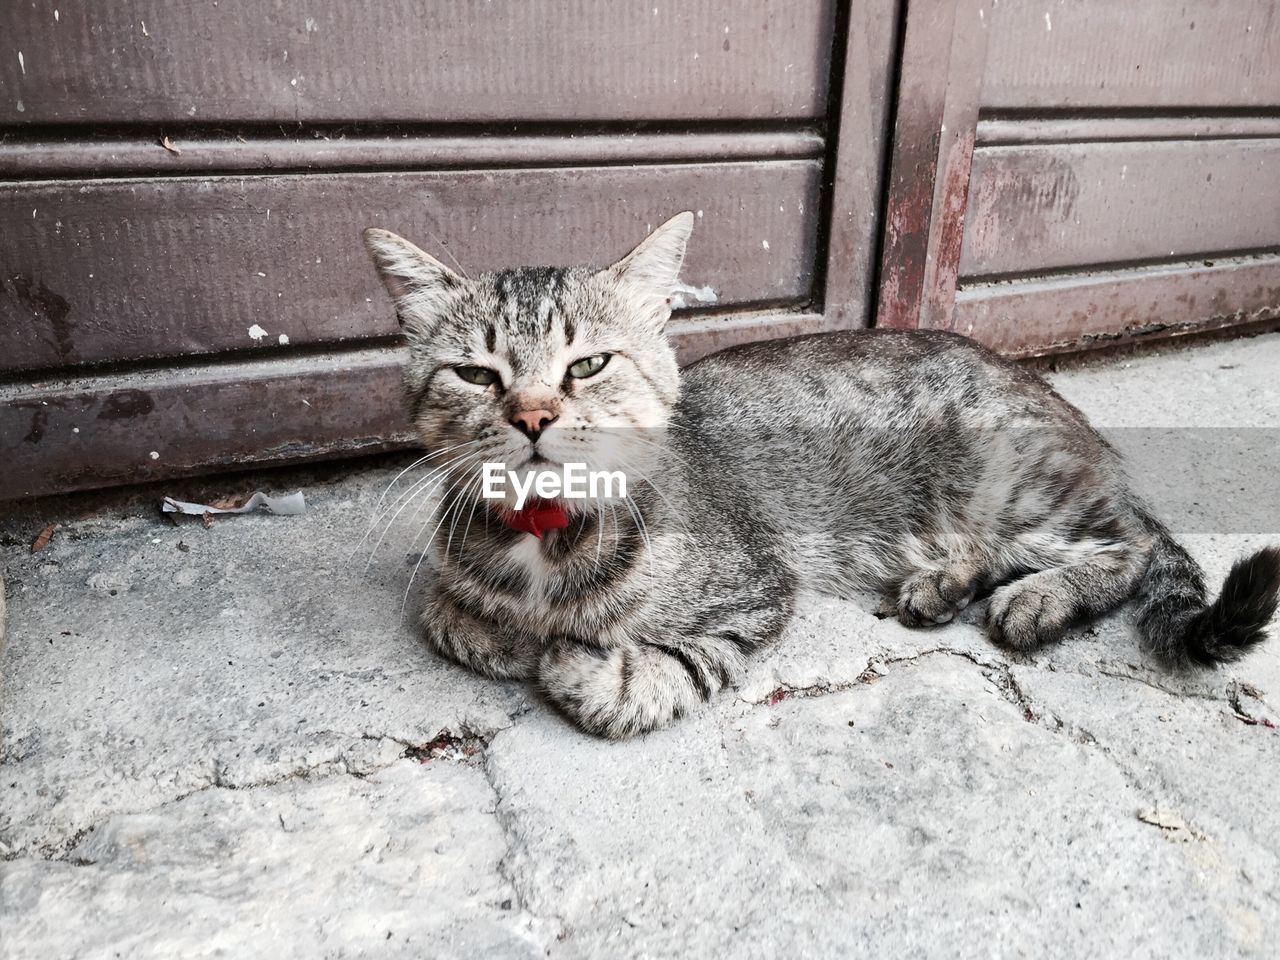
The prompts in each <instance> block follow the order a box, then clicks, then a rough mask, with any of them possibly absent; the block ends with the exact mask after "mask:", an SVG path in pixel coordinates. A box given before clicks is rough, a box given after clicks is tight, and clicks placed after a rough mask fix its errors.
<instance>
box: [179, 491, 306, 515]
mask: <svg viewBox="0 0 1280 960" xmlns="http://www.w3.org/2000/svg"><path fill="white" fill-rule="evenodd" d="M259 508H261V509H263V510H265V511H267V513H274V514H275V515H276V516H278V517H296V516H298V515H299V514H301V513H303V512H304V511H305V510H306V509H307V503H306V501H305V500H304V499H303V497H302V491H298V492H297V493H291V494H289V495H288V496H287V497H268V496H267V495H266V494H265V493H262V492H258V493H255V494H254V495H253V496H252V497H250V498H249V499H248V500H246V501H245V504H244V506H242V507H231V508H225V507H210V506H207V505H206V504H203V503H187V502H185V501H183V500H175V499H173V497H165V498H164V503H163V504H161V506H160V509H161V510H163V511H164V512H165V513H185V514H187V515H188V516H192V517H202V516H204V515H205V514H206V513H252V512H253V511H254V510H257V509H259Z"/></svg>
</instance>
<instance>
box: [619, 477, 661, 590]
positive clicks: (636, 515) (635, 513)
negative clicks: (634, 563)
mask: <svg viewBox="0 0 1280 960" xmlns="http://www.w3.org/2000/svg"><path fill="white" fill-rule="evenodd" d="M622 502H623V503H625V504H626V505H627V509H628V510H629V511H631V518H632V519H633V520H635V522H636V525H637V526H638V527H639V529H640V536H642V537H643V538H644V546H645V553H646V554H648V557H649V576H651V577H652V576H653V575H654V572H655V571H654V569H653V543H652V542H651V541H650V540H649V528H648V527H646V526H645V524H644V517H642V516H641V515H640V510H639V508H638V507H636V505H635V504H634V503H632V502H631V499H630V498H629V497H628V498H626V499H624V500H623V501H622Z"/></svg>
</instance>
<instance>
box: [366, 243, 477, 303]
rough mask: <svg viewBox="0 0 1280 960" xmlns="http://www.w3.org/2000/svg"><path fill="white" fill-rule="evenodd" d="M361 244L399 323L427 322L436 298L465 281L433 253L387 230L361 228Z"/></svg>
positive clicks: (446, 294) (438, 298) (437, 299)
mask: <svg viewBox="0 0 1280 960" xmlns="http://www.w3.org/2000/svg"><path fill="white" fill-rule="evenodd" d="M364 246H365V249H366V250H368V251H369V256H370V257H372V258H373V263H374V266H376V267H377V268H378V276H380V277H381V278H382V283H383V285H384V286H386V288H387V292H388V293H389V294H391V299H392V300H394V301H395V304H396V313H397V315H398V316H399V318H400V324H401V326H404V327H410V326H411V325H412V322H413V321H415V320H416V321H419V322H422V323H427V322H429V321H430V320H431V319H432V318H433V317H434V316H435V315H436V314H437V312H438V307H439V304H440V302H441V301H442V300H444V299H445V298H446V297H447V296H448V295H449V294H450V293H452V292H453V291H455V290H458V289H459V288H461V287H462V285H463V284H464V283H466V281H465V280H463V279H462V277H460V276H458V275H457V274H456V273H454V272H453V271H452V270H450V269H449V268H448V267H446V266H445V265H444V264H443V263H441V262H440V261H439V260H437V259H436V258H435V257H433V256H431V255H430V254H428V253H426V252H424V251H422V250H419V249H418V248H417V247H415V246H414V245H413V244H412V243H410V242H409V241H408V240H406V239H405V238H404V237H400V236H397V235H396V234H394V233H392V232H391V231H390V230H380V229H378V228H377V227H369V228H368V229H367V230H365V232H364Z"/></svg>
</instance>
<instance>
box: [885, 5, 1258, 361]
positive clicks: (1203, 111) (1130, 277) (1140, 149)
mask: <svg viewBox="0 0 1280 960" xmlns="http://www.w3.org/2000/svg"><path fill="white" fill-rule="evenodd" d="M1276 9H1277V8H1276V6H1275V5H1274V4H1273V3H1269V2H1266V0H1244V2H1240V3H1232V4H1228V3H1223V2H1219V0H1187V2H1184V3H1179V4H1174V5H1170V4H1167V3H1163V2H1160V0H1137V2H1133V3H1124V4H1118V3H1111V2H1109V0H1063V2H1058V3H1049V4H1044V3H1031V2H1030V0H1002V2H1001V3H999V4H995V5H992V4H990V3H989V2H988V0H940V2H938V3H935V4H928V5H914V6H909V7H908V15H907V25H906V37H905V43H904V50H903V71H904V76H903V83H902V86H901V88H900V90H899V100H898V114H897V125H896V129H895V140H894V148H893V150H894V155H893V160H892V163H891V170H890V192H889V198H888V206H887V212H886V232H885V242H884V247H883V250H884V254H883V257H882V260H881V276H882V282H881V286H880V297H879V311H878V316H877V323H878V324H879V325H883V326H891V327H928V328H937V329H949V330H957V331H959V332H962V333H969V334H972V335H973V336H975V337H977V338H978V339H980V340H982V341H984V342H985V343H988V344H990V345H991V346H993V347H995V348H996V349H999V350H1001V351H1003V352H1005V353H1009V354H1014V355H1019V356H1026V355H1034V354H1040V353H1048V352H1054V351H1061V350H1074V349H1081V348H1086V347H1092V346H1097V345H1100V344H1113V343H1117V342H1126V341H1132V340H1138V339H1143V338H1149V337H1161V336H1170V335H1174V334H1179V333H1189V332H1194V331H1197V330H1207V329H1214V328H1218V327H1222V326H1227V325H1231V324H1238V323H1264V322H1271V321H1274V320H1277V319H1280V260H1278V259H1277V252H1278V251H1280V189H1278V185H1280V67H1278V66H1277V64H1280V60H1278V59H1277V57H1276V52H1277V51H1276V47H1275V43H1276V38H1277V37H1278V36H1280V19H1278V18H1280V15H1278V14H1277V12H1276ZM1241 107H1249V108H1250V113H1248V114H1245V113H1243V112H1242V111H1241V110H1240V108H1241Z"/></svg>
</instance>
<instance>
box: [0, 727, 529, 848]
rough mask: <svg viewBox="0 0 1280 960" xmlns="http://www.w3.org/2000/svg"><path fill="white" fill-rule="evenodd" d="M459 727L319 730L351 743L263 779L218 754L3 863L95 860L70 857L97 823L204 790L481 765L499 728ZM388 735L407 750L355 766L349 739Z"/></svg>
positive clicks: (139, 813)
mask: <svg viewBox="0 0 1280 960" xmlns="http://www.w3.org/2000/svg"><path fill="white" fill-rule="evenodd" d="M459 729H460V730H462V731H463V732H462V733H461V734H460V735H458V736H455V735H454V734H452V733H450V732H449V730H448V729H447V728H445V729H442V730H441V731H440V733H438V734H437V735H436V737H435V738H433V739H432V740H430V741H427V742H426V743H415V742H413V741H410V740H405V739H403V738H401V737H396V736H392V735H389V734H376V733H369V732H367V731H366V732H362V733H359V734H352V733H347V732H345V731H338V730H317V731H315V732H314V735H315V736H317V737H319V736H325V735H330V736H336V737H339V738H342V739H345V740H347V741H348V746H347V747H344V748H340V749H339V750H338V751H337V754H336V755H335V756H332V757H329V758H327V759H325V760H321V761H319V762H317V763H311V764H305V765H298V766H294V767H293V768H291V769H287V770H283V771H281V772H279V773H276V774H274V775H271V776H268V777H264V778H262V779H259V780H249V781H245V782H241V781H236V780H233V779H228V778H227V776H226V765H225V764H224V763H222V762H221V761H219V760H216V759H215V760H212V761H210V763H209V769H210V772H209V776H208V779H207V781H206V782H205V783H202V784H200V785H199V786H196V787H193V788H192V789H190V790H186V791H183V792H181V793H178V794H176V795H174V796H172V797H169V798H167V799H164V800H161V801H160V802H158V803H154V804H151V805H149V806H144V807H140V808H137V809H121V810H112V811H110V812H108V813H106V814H105V815H103V816H101V817H98V818H97V819H95V820H93V821H92V822H90V823H88V824H86V825H85V826H82V827H79V828H78V829H76V830H74V831H73V832H72V833H71V834H70V835H69V836H67V837H65V838H63V839H60V840H55V841H52V842H46V843H37V844H34V845H32V846H30V847H26V848H22V849H17V850H15V849H10V850H8V851H7V852H5V853H4V854H3V855H0V862H4V861H13V860H19V859H40V860H49V861H62V862H66V863H71V864H74V865H77V866H90V865H92V864H93V861H92V860H85V859H81V858H75V857H72V856H71V852H72V851H73V850H74V849H75V848H76V847H77V846H79V844H80V843H81V842H83V841H84V839H85V838H86V837H87V836H89V835H90V834H92V833H93V832H95V831H96V830H97V829H98V828H99V827H101V826H103V825H104V824H106V823H108V822H109V821H111V820H112V819H113V818H115V817H120V816H143V815H146V814H151V813H155V812H157V811H159V810H164V809H165V808H167V807H170V806H173V805H174V804H178V803H181V802H183V801H184V800H188V799H190V798H191V797H194V796H196V795H198V794H201V793H204V792H206V791H208V790H260V789H263V788H266V787H274V786H278V785H279V784H282V783H288V782H289V781H292V780H302V781H306V782H317V781H319V780H323V779H326V778H328V777H333V776H350V777H354V778H356V779H357V780H365V779H367V778H368V777H370V776H372V775H374V774H377V773H380V772H381V771H383V770H386V769H388V768H389V767H391V766H393V765H394V764H396V763H399V762H400V761H401V760H403V759H406V758H411V759H416V760H418V762H419V763H428V762H430V761H433V760H434V761H442V762H446V763H470V764H472V765H475V766H483V763H482V762H481V763H475V762H474V761H473V760H472V758H473V757H475V756H476V755H477V754H480V755H482V754H483V751H484V749H485V748H486V747H487V746H488V743H489V741H490V740H491V739H492V738H493V736H494V735H495V734H496V733H497V732H499V731H494V732H492V733H488V734H477V733H474V732H473V731H471V730H470V729H469V728H468V727H467V726H466V725H465V724H464V725H461V726H460V727H459ZM501 729H506V728H501ZM384 740H385V741H387V742H389V743H394V744H397V745H399V746H402V747H404V752H403V753H402V754H400V756H398V757H396V758H395V759H393V760H390V761H387V762H386V763H379V764H372V765H361V766H359V767H354V766H353V765H352V762H351V758H350V756H349V752H350V747H349V744H352V743H357V742H361V741H375V742H380V741H384Z"/></svg>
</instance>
